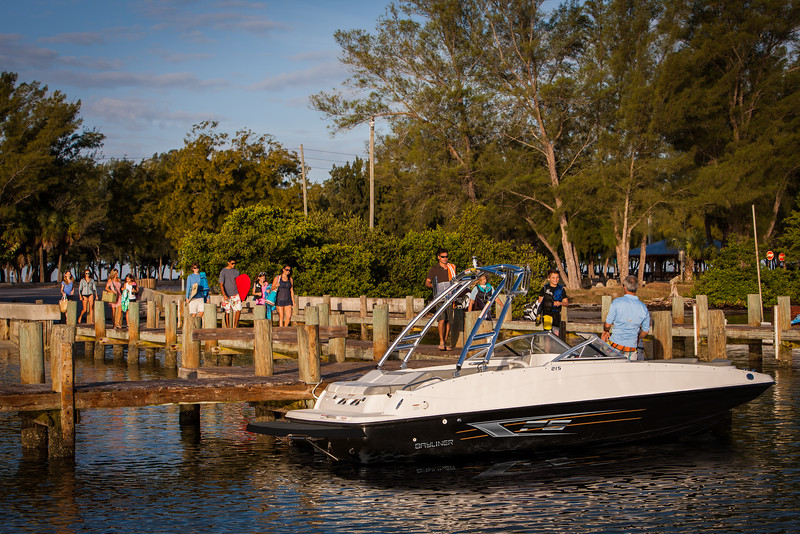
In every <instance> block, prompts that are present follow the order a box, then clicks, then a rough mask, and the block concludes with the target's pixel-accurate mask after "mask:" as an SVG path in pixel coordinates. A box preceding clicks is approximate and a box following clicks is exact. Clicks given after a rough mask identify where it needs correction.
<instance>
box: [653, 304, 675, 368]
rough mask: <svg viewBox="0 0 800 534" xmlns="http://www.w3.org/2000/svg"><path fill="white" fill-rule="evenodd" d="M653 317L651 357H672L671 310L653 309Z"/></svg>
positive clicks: (658, 358) (667, 358)
mask: <svg viewBox="0 0 800 534" xmlns="http://www.w3.org/2000/svg"><path fill="white" fill-rule="evenodd" d="M650 316H651V317H652V318H653V359H655V360H671V359H672V312H670V311H654V312H652V313H651V314H650Z"/></svg>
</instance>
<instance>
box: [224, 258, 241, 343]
mask: <svg viewBox="0 0 800 534" xmlns="http://www.w3.org/2000/svg"><path fill="white" fill-rule="evenodd" d="M235 266H236V258H234V257H230V258H228V265H226V266H225V267H224V268H223V269H222V270H221V271H220V272H219V288H220V289H221V290H222V311H223V312H224V313H225V315H224V316H223V321H224V322H225V328H236V327H237V326H238V325H239V314H240V313H241V312H242V299H240V298H239V289H238V288H237V287H236V277H237V276H239V270H238V269H236V267H235Z"/></svg>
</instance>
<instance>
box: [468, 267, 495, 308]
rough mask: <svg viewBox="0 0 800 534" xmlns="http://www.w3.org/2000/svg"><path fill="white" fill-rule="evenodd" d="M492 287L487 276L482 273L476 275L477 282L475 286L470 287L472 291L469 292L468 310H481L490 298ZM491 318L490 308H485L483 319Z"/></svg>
mask: <svg viewBox="0 0 800 534" xmlns="http://www.w3.org/2000/svg"><path fill="white" fill-rule="evenodd" d="M493 291H494V288H493V287H492V284H490V283H489V278H488V277H487V276H486V275H485V274H482V275H480V276H479V277H478V283H477V284H475V287H473V288H472V291H470V293H469V309H468V311H481V310H483V308H484V306H486V303H487V302H489V301H490V300H491V298H492V292H493ZM491 318H492V310H491V308H490V309H489V310H487V312H486V317H485V319H491Z"/></svg>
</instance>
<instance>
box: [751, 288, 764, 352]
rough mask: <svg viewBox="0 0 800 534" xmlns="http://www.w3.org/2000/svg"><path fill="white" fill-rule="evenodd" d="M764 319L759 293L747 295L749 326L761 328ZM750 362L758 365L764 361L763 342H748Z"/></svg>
mask: <svg viewBox="0 0 800 534" xmlns="http://www.w3.org/2000/svg"><path fill="white" fill-rule="evenodd" d="M763 317H764V313H763V310H762V309H761V299H760V298H759V297H758V293H751V294H748V295H747V326H755V327H758V326H761V321H762V319H763ZM747 353H748V360H749V361H750V362H752V363H753V364H758V363H760V362H763V361H764V344H763V343H762V342H761V340H757V341H748V342H747Z"/></svg>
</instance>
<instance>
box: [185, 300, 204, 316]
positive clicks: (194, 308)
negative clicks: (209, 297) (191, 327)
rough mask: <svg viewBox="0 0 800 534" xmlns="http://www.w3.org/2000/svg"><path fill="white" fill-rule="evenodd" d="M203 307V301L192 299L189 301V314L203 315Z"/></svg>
mask: <svg viewBox="0 0 800 534" xmlns="http://www.w3.org/2000/svg"><path fill="white" fill-rule="evenodd" d="M205 305H206V303H205V302H203V299H192V300H190V301H189V313H190V314H192V315H197V314H198V313H203V312H204V311H205V309H206V306H205Z"/></svg>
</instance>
